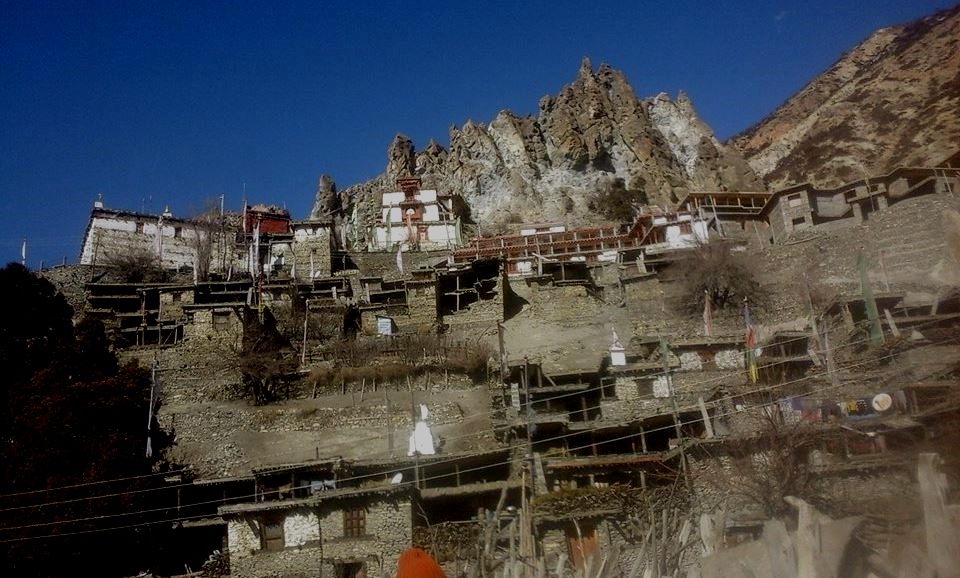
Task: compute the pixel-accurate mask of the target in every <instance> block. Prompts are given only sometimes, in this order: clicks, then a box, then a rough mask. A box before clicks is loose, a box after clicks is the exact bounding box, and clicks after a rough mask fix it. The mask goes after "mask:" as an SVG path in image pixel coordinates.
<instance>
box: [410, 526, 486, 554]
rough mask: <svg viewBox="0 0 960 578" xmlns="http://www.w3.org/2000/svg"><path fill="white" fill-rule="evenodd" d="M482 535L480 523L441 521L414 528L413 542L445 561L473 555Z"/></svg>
mask: <svg viewBox="0 0 960 578" xmlns="http://www.w3.org/2000/svg"><path fill="white" fill-rule="evenodd" d="M480 536H481V526H480V524H479V523H475V524H462V523H454V522H441V523H439V524H432V525H430V526H427V527H423V528H417V529H416V530H414V536H413V543H414V545H416V546H418V547H420V548H422V549H424V550H426V551H427V552H429V553H430V555H431V556H433V557H434V558H435V559H436V560H437V561H438V562H440V563H445V562H452V561H454V560H457V559H465V558H471V557H473V556H474V555H475V550H476V548H477V544H478V543H479V540H480Z"/></svg>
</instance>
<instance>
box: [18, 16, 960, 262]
mask: <svg viewBox="0 0 960 578" xmlns="http://www.w3.org/2000/svg"><path fill="white" fill-rule="evenodd" d="M950 5H951V2H949V1H945V0H940V1H922V0H870V1H860V2H857V1H845V0H832V1H830V0H813V1H810V2H803V3H792V2H776V1H767V2H764V1H741V2H725V1H702V2H695V1H684V0H677V1H674V2H657V3H651V2H637V1H636V0H634V1H632V2H582V1H579V2H573V1H566V0H555V1H552V2H533V1H528V2H502V3H501V2H488V3H479V2H474V3H463V4H461V3H458V2H447V3H445V2H389V1H388V2H377V3H367V2H360V1H357V2H331V1H313V2H275V3H268V2H226V1H224V2H181V1H163V2H134V1H124V2H96V1H85V2H52V1H50V2H41V1H38V0H31V1H23V2H17V1H9V0H0V199H2V200H3V205H4V208H5V210H4V211H3V213H2V216H0V227H2V229H0V231H2V232H0V260H2V262H7V261H11V260H19V258H20V241H21V239H22V238H24V237H26V238H27V240H28V241H27V242H28V261H29V263H28V264H29V265H30V266H31V267H38V266H39V265H40V261H41V260H43V261H44V262H45V263H46V264H47V265H49V264H50V263H51V262H60V260H61V259H63V258H64V257H65V258H66V260H67V261H68V262H71V261H75V260H76V258H77V255H78V253H79V249H80V241H81V237H82V234H83V230H84V227H85V225H86V222H87V218H88V216H89V211H90V208H91V206H92V202H93V200H94V199H95V198H96V196H97V194H98V193H102V194H103V195H104V201H105V204H106V205H107V206H108V207H112V208H118V209H129V210H141V209H143V210H145V211H147V212H159V211H160V210H162V209H163V207H164V206H165V205H169V206H170V207H171V209H172V210H173V212H174V213H175V214H177V215H179V216H188V215H190V214H193V213H196V212H199V211H200V210H202V208H203V206H204V204H205V200H207V199H212V198H214V197H218V196H219V195H220V194H225V195H226V204H227V206H228V208H232V209H239V208H240V206H241V197H242V194H243V191H244V188H245V190H246V195H247V198H248V199H250V200H251V201H253V202H268V203H275V204H281V205H284V204H285V205H286V206H287V207H288V208H289V209H290V211H291V213H292V214H293V216H294V217H296V218H302V217H304V216H306V214H307V213H308V212H309V210H310V206H311V203H312V200H313V193H314V190H315V187H316V182H317V178H318V176H319V175H320V174H321V173H328V174H330V175H331V176H333V178H334V179H335V180H336V182H337V185H338V186H339V187H340V188H344V187H346V186H348V185H350V184H353V183H356V182H360V181H363V180H366V179H368V178H370V177H373V176H375V175H376V174H378V173H379V172H381V171H382V170H383V167H384V165H385V163H386V148H387V145H388V144H389V143H390V141H391V139H392V138H393V136H394V135H395V134H396V133H398V132H401V133H404V134H406V135H408V136H409V137H411V138H412V139H413V140H414V142H415V143H416V145H417V147H418V148H423V147H424V146H426V144H427V142H428V140H429V139H430V138H434V139H435V140H437V141H438V142H440V143H441V144H443V145H446V144H447V133H448V129H449V127H450V126H451V125H452V124H457V125H460V124H462V123H463V122H465V121H466V120H468V119H473V120H474V121H479V122H489V121H490V120H492V119H493V117H494V116H495V115H496V113H497V112H498V111H499V110H501V109H510V110H513V111H514V112H516V113H518V114H536V112H537V102H538V101H539V99H540V97H542V96H543V95H546V94H555V93H556V92H557V91H558V90H559V89H560V88H561V87H562V86H563V85H565V84H567V83H569V82H570V81H571V80H572V79H573V78H574V77H575V75H576V72H577V69H578V67H579V64H580V60H581V58H582V57H583V56H589V57H590V59H591V60H592V61H593V64H594V66H595V67H596V66H598V65H599V64H600V63H601V62H606V63H608V64H610V65H611V66H613V67H614V68H617V69H620V70H622V71H623V72H624V73H625V74H626V76H627V78H628V80H629V81H630V82H631V84H632V85H633V87H634V89H635V90H636V92H637V94H638V95H639V96H641V97H644V96H652V95H655V94H657V93H658V92H667V93H669V94H671V95H676V93H677V91H679V90H683V91H685V92H686V93H687V94H688V95H689V96H690V97H691V99H692V100H693V103H694V105H695V107H696V109H697V110H698V112H699V113H700V115H701V116H702V117H703V119H704V120H706V122H707V123H708V124H710V125H711V126H712V127H713V129H714V130H715V131H716V133H717V134H718V136H720V137H721V138H726V137H729V136H731V135H733V134H736V133H737V132H739V131H741V130H744V129H746V128H747V127H749V126H750V125H752V124H753V123H755V122H757V121H759V120H760V119H762V118H763V117H764V116H765V115H767V114H769V113H770V112H772V111H773V110H774V109H775V108H776V106H777V105H779V104H780V103H781V102H783V101H784V100H785V99H786V98H788V97H789V96H790V95H791V94H793V93H794V92H795V91H797V90H798V89H800V88H801V87H802V86H803V85H804V84H805V83H806V82H808V81H809V80H811V79H812V78H813V77H815V76H816V75H817V74H819V73H820V72H822V71H823V70H825V69H826V68H827V67H829V66H830V65H831V64H832V63H833V62H834V61H835V60H836V59H837V58H839V57H840V55H841V54H842V53H843V52H845V51H848V50H850V49H852V48H853V47H854V46H856V45H857V44H858V43H859V42H860V41H862V40H863V39H865V38H866V37H867V36H868V35H869V34H870V33H871V32H872V31H874V30H875V29H877V28H880V27H883V26H889V25H894V24H899V23H903V22H906V21H909V20H912V19H914V18H917V17H920V16H923V15H926V14H930V13H933V12H935V11H936V10H938V9H941V8H946V7H949V6H950Z"/></svg>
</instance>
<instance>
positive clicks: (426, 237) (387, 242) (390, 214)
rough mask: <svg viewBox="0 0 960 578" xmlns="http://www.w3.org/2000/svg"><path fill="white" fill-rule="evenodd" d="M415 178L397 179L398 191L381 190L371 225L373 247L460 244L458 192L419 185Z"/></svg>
mask: <svg viewBox="0 0 960 578" xmlns="http://www.w3.org/2000/svg"><path fill="white" fill-rule="evenodd" d="M420 185H421V182H420V179H419V178H402V179H398V180H397V188H398V189H400V190H398V191H395V192H392V193H384V195H383V200H382V203H381V208H380V216H379V217H378V219H377V224H376V226H375V228H374V238H375V239H376V245H377V247H380V248H381V249H385V250H388V251H390V250H393V248H394V247H395V246H396V245H397V244H402V245H406V246H407V247H409V248H413V249H422V250H430V249H449V248H453V247H456V246H458V245H459V244H460V222H461V218H462V216H463V214H464V210H465V205H464V203H463V200H462V199H461V198H460V196H459V195H449V194H441V193H438V192H437V191H435V190H432V189H421V188H420Z"/></svg>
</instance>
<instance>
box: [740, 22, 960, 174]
mask: <svg viewBox="0 0 960 578" xmlns="http://www.w3.org/2000/svg"><path fill="white" fill-rule="evenodd" d="M958 110H960V6H957V7H954V8H952V9H950V10H946V11H943V12H939V13H937V14H934V15H932V16H929V17H926V18H923V19H920V20H917V21H915V22H912V23H910V24H906V25H903V26H896V27H890V28H883V29H881V30H878V31H877V32H875V33H874V34H873V35H871V36H870V38H868V39H867V40H865V41H864V42H863V43H862V44H860V45H859V46H857V47H856V48H854V49H853V50H852V51H850V52H849V53H848V54H845V55H844V56H842V57H841V58H840V59H839V60H838V61H837V63H836V64H834V65H833V66H832V67H831V68H830V69H829V70H827V71H826V72H825V73H823V74H821V75H820V76H818V77H817V78H816V79H814V80H813V81H812V82H810V84H808V85H807V86H806V87H804V88H803V89H802V90H801V91H800V92H798V93H797V94H796V95H794V96H793V97H791V98H790V99H789V100H787V101H786V102H785V103H784V104H783V105H781V106H780V107H779V108H778V109H777V110H776V111H775V112H774V113H773V114H772V115H770V116H769V117H768V118H766V119H765V120H763V121H762V122H760V123H759V124H757V125H756V126H754V127H753V128H751V129H749V130H747V131H746V132H744V133H743V134H741V135H739V136H737V137H735V138H734V142H735V143H736V145H737V147H738V148H739V149H740V150H741V151H743V153H744V155H745V156H746V157H747V159H748V161H749V163H750V166H751V167H753V169H754V170H755V171H756V172H757V173H758V174H760V175H763V177H764V179H765V181H766V183H767V185H768V186H769V187H770V188H772V189H776V188H780V187H783V186H785V185H790V184H794V183H798V182H803V181H812V182H814V183H817V184H819V185H822V186H834V185H837V184H841V183H843V182H847V181H850V180H854V179H858V178H860V177H861V176H862V175H863V174H865V173H866V174H877V173H885V172H888V171H889V170H891V169H893V168H895V167H897V166H900V165H910V166H931V165H934V164H936V163H938V162H940V161H942V160H943V159H945V158H947V157H948V156H950V155H951V154H953V153H954V152H956V151H957V149H958V148H960V113H958Z"/></svg>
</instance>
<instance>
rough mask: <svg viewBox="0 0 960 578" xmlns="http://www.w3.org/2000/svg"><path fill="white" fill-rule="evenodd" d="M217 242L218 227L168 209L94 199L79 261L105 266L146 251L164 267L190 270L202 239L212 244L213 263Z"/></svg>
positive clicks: (220, 246)
mask: <svg viewBox="0 0 960 578" xmlns="http://www.w3.org/2000/svg"><path fill="white" fill-rule="evenodd" d="M221 241H222V237H221V236H220V231H219V230H216V229H211V228H209V227H207V226H205V225H201V224H199V223H197V222H196V221H192V220H189V219H181V218H177V217H174V216H173V214H172V213H171V212H170V211H169V210H166V211H164V212H163V213H162V214H160V215H153V214H147V213H137V212H130V211H121V210H117V209H107V208H104V206H103V201H100V200H98V201H96V202H95V203H94V207H93V211H91V213H90V221H89V222H88V223H87V229H86V231H85V232H84V235H83V244H82V246H81V249H80V264H81V265H109V264H111V263H114V262H116V261H117V259H120V258H122V257H125V256H127V255H129V254H131V253H137V252H146V253H149V254H152V255H155V256H156V257H157V259H158V260H159V262H160V265H161V266H162V267H163V268H165V269H177V270H179V269H193V267H194V266H195V264H196V259H197V254H198V247H199V246H200V245H201V244H202V243H205V242H209V243H210V244H212V245H213V247H212V250H211V251H210V254H211V264H212V265H213V264H214V263H213V262H214V261H217V259H215V258H216V257H217V256H218V255H220V253H221V251H222V249H223V247H222V242H221ZM214 268H215V269H217V270H219V268H220V267H219V266H218V265H215V266H214Z"/></svg>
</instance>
